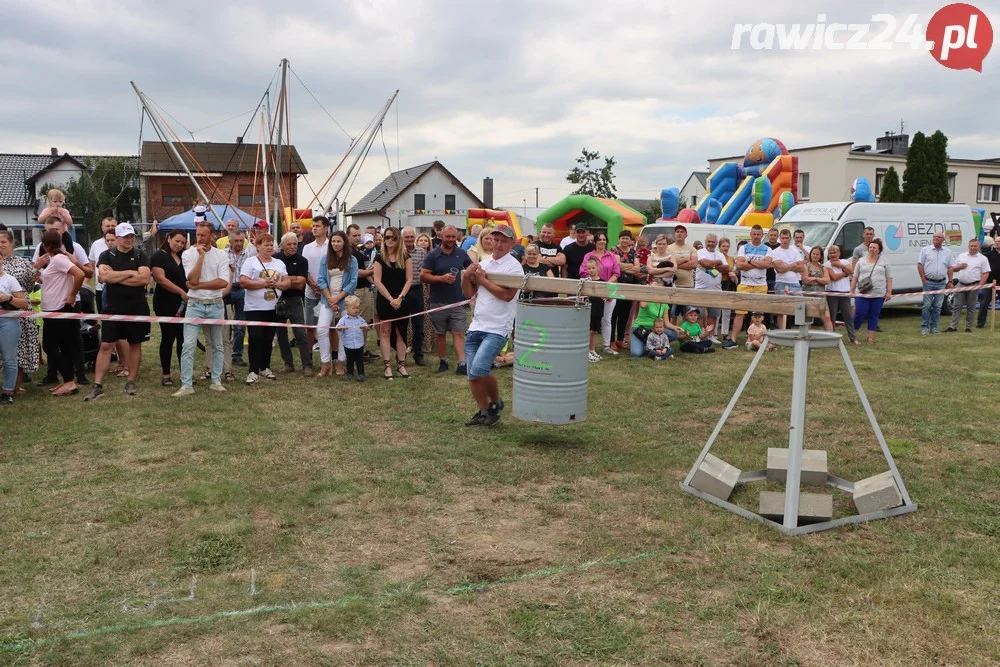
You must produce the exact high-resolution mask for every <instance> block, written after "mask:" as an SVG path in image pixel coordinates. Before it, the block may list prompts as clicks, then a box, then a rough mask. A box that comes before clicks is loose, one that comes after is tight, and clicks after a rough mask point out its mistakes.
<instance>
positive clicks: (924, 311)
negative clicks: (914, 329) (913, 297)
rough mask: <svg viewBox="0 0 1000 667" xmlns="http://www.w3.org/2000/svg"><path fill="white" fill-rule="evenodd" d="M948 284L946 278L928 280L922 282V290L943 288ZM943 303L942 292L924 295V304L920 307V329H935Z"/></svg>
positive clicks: (929, 290)
mask: <svg viewBox="0 0 1000 667" xmlns="http://www.w3.org/2000/svg"><path fill="white" fill-rule="evenodd" d="M947 284H948V281H947V280H928V281H927V282H925V283H924V291H925V292H931V291H934V290H941V289H944V288H945V287H946V286H947ZM943 304H944V294H931V295H929V296H927V295H925V296H924V306H923V308H921V309H920V329H921V330H924V329H932V330H933V329H937V328H938V319H939V318H940V317H941V306H942V305H943Z"/></svg>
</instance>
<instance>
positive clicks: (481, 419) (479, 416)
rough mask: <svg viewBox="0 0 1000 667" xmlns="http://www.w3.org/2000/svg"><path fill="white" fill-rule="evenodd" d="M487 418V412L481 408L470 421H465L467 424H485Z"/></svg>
mask: <svg viewBox="0 0 1000 667" xmlns="http://www.w3.org/2000/svg"><path fill="white" fill-rule="evenodd" d="M485 420H486V415H485V413H483V411H482V410H479V411H477V412H476V414H474V415H472V417H471V418H470V419H469V421H467V422H465V425H466V426H483V424H484V423H485ZM494 423H496V422H494Z"/></svg>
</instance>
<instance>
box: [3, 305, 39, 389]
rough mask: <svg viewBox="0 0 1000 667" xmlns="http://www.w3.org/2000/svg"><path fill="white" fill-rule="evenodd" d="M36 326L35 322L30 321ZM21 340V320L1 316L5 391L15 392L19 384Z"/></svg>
mask: <svg viewBox="0 0 1000 667" xmlns="http://www.w3.org/2000/svg"><path fill="white" fill-rule="evenodd" d="M30 324H31V326H35V323H34V322H31V323H30ZM20 340H21V320H15V319H13V318H7V317H4V318H0V357H3V393H5V394H13V393H14V388H15V387H16V386H17V344H18V342H19V341H20Z"/></svg>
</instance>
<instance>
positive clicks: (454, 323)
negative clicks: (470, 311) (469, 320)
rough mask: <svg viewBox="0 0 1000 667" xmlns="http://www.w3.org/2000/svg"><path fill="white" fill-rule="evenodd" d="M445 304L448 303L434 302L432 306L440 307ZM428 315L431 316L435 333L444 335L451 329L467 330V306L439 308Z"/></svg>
mask: <svg viewBox="0 0 1000 667" xmlns="http://www.w3.org/2000/svg"><path fill="white" fill-rule="evenodd" d="M445 305H447V304H444V303H437V304H435V303H432V304H431V308H432V309H434V308H440V307H442V306H445ZM428 317H430V318H431V326H433V327H434V333H436V334H437V335H438V336H443V335H445V334H446V333H448V332H449V331H465V308H463V307H462V306H452V307H451V308H448V309H447V310H439V311H437V312H434V313H430V314H429V315H428Z"/></svg>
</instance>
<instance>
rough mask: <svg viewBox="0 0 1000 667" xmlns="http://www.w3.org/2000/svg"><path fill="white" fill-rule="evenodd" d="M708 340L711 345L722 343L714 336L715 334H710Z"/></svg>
mask: <svg viewBox="0 0 1000 667" xmlns="http://www.w3.org/2000/svg"><path fill="white" fill-rule="evenodd" d="M708 340H710V341H711V342H712V345H722V341H721V340H719V339H718V338H716V337H715V336H712V337H711V338H709V339H708Z"/></svg>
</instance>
